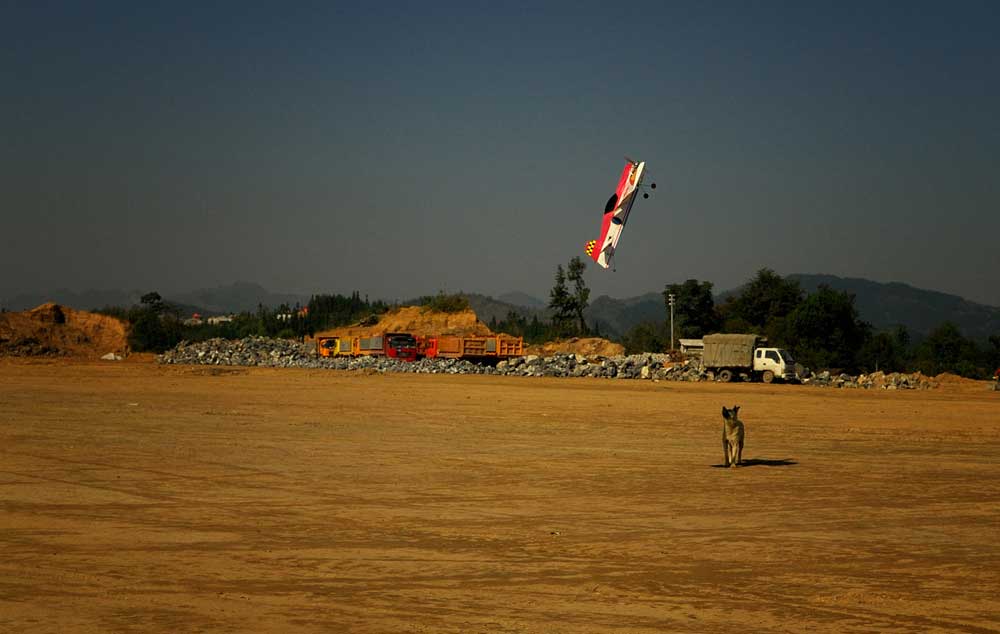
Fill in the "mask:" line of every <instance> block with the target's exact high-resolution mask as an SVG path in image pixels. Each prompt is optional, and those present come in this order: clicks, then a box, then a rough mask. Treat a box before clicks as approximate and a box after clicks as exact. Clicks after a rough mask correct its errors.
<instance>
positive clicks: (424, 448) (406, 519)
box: [0, 360, 1000, 633]
mask: <svg viewBox="0 0 1000 634" xmlns="http://www.w3.org/2000/svg"><path fill="white" fill-rule="evenodd" d="M723 404H727V405H730V406H731V405H733V404H740V405H741V406H742V409H741V414H742V417H743V419H744V421H745V423H746V426H747V447H746V450H745V452H744V458H745V459H746V460H747V465H746V466H744V467H742V468H738V469H724V468H721V467H720V463H721V461H722V445H721V417H720V410H721V407H722V405H723ZM998 421H1000V393H994V392H988V391H986V387H985V384H984V383H980V384H975V385H973V386H967V385H966V386H954V387H951V388H949V387H948V386H942V388H940V389H937V390H929V391H920V392H917V391H896V392H887V391H838V390H833V389H820V388H811V387H804V386H783V385H773V386H765V385H744V384H734V385H717V384H687V383H666V382H664V383H649V382H638V381H628V382H625V381H609V380H596V379H577V380H574V379H562V380H558V379H518V378H502V377H481V376H430V375H423V376H407V375H364V374H360V373H358V374H346V373H337V372H330V371H304V370H303V371H299V370H268V369H236V368H222V369H220V368H207V367H174V366H171V367H160V366H157V365H155V364H152V363H148V362H147V363H141V362H131V363H129V362H125V363H113V362H107V363H105V364H97V363H93V362H77V363H68V362H66V361H51V360H49V361H45V360H42V361H38V360H34V361H15V360H0V553H3V554H2V557H0V631H3V632H87V633H90V632H154V633H155V632H170V633H175V632H196V631H204V632H537V633H558V632H615V633H626V632H627V633H652V632H806V631H809V632H839V633H844V632H848V633H852V632H902V631H905V632H974V633H984V632H1000V597H998V591H1000V540H998V536H1000V530H998V529H1000V479H998V477H997V476H998V475H1000V473H998V471H1000V444H998V443H997V442H996V436H997V423H998Z"/></svg>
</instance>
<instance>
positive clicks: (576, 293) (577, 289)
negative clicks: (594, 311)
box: [566, 256, 590, 336]
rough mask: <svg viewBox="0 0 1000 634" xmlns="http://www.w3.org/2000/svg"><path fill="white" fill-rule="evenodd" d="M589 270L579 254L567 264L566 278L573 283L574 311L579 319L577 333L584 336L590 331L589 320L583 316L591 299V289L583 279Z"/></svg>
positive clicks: (572, 298) (571, 297) (572, 300)
mask: <svg viewBox="0 0 1000 634" xmlns="http://www.w3.org/2000/svg"><path fill="white" fill-rule="evenodd" d="M586 270H587V265H586V264H584V263H583V260H581V259H580V257H579V256H574V257H573V258H572V259H571V260H570V261H569V265H568V266H567V269H566V271H567V273H566V278H567V279H568V280H569V281H570V282H572V283H573V293H572V294H571V295H570V300H571V303H572V306H573V313H574V314H575V315H576V320H577V334H579V335H580V336H584V335H586V334H587V333H588V328H587V322H586V321H585V320H584V318H583V311H584V310H586V308H587V304H588V303H589V301H590V289H589V288H587V283H586V282H585V281H584V280H583V274H584V272H585V271H586Z"/></svg>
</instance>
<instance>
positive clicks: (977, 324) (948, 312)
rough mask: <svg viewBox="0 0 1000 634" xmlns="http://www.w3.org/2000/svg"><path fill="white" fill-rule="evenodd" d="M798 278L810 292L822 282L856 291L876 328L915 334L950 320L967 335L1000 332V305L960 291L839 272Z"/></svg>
mask: <svg viewBox="0 0 1000 634" xmlns="http://www.w3.org/2000/svg"><path fill="white" fill-rule="evenodd" d="M785 279H789V280H795V281H797V282H798V283H799V285H800V286H801V287H802V289H803V290H804V291H806V292H807V293H812V292H814V291H815V290H816V289H817V288H819V286H820V285H821V284H826V285H827V286H829V287H830V288H832V289H834V290H838V291H846V292H848V293H851V294H852V295H854V297H855V300H854V305H855V306H856V307H857V309H858V313H859V315H860V316H861V319H863V320H865V321H867V322H869V323H871V324H872V326H874V327H875V328H876V329H880V330H881V329H887V328H891V327H893V326H896V325H903V326H905V327H906V329H907V330H909V331H910V332H911V333H913V334H915V335H926V334H928V333H929V332H931V331H932V330H934V329H935V328H937V327H938V326H940V325H941V324H943V323H944V322H946V321H950V322H952V323H953V324H955V325H956V326H957V327H958V329H959V330H960V331H961V332H962V334H963V335H965V336H966V337H969V338H972V339H978V340H983V339H986V338H987V337H989V336H990V335H996V334H1000V308H997V307H995V306H987V305H985V304H977V303H975V302H971V301H969V300H967V299H963V298H961V297H959V296H957V295H949V294H947V293H941V292H938V291H929V290H926V289H921V288H914V287H913V286H910V285H909V284H903V283H901V282H890V283H881V282H873V281H871V280H866V279H861V278H852V277H837V276H835V275H821V274H803V273H795V274H792V275H788V276H786V278H785Z"/></svg>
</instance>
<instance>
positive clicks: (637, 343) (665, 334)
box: [622, 321, 670, 354]
mask: <svg viewBox="0 0 1000 634" xmlns="http://www.w3.org/2000/svg"><path fill="white" fill-rule="evenodd" d="M622 345H624V346H625V354H641V353H643V352H663V351H664V350H666V349H667V346H669V345H670V331H669V330H667V326H665V325H664V324H663V323H662V322H653V321H646V322H642V323H640V324H636V325H635V326H633V327H632V329H631V330H629V331H628V332H627V333H625V336H624V337H622Z"/></svg>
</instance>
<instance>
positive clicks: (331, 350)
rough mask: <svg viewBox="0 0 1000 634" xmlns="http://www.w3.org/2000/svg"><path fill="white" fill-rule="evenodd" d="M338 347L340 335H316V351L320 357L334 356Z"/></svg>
mask: <svg viewBox="0 0 1000 634" xmlns="http://www.w3.org/2000/svg"><path fill="white" fill-rule="evenodd" d="M339 349H340V337H316V352H317V353H318V354H319V356H321V357H334V356H337V353H338V351H339Z"/></svg>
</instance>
